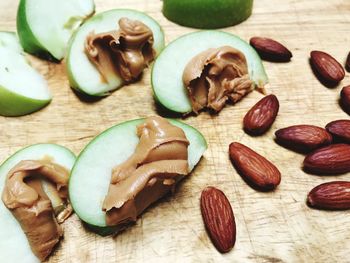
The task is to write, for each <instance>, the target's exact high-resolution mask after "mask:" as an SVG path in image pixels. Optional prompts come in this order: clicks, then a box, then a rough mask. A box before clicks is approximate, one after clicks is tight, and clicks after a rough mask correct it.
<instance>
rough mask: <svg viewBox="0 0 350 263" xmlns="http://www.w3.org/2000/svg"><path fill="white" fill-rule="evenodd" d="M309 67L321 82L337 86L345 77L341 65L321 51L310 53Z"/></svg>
mask: <svg viewBox="0 0 350 263" xmlns="http://www.w3.org/2000/svg"><path fill="white" fill-rule="evenodd" d="M310 55H311V65H312V67H313V69H314V71H315V73H316V75H317V76H318V77H319V79H320V81H321V82H326V83H330V84H337V83H339V82H340V81H341V80H343V79H344V77H345V71H344V68H343V66H342V65H340V63H339V62H338V61H337V60H336V59H335V58H333V57H332V56H331V55H329V54H327V53H325V52H322V51H312V52H311V54H310Z"/></svg>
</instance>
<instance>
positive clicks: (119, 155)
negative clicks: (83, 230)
mask: <svg viewBox="0 0 350 263" xmlns="http://www.w3.org/2000/svg"><path fill="white" fill-rule="evenodd" d="M143 122H144V119H138V120H133V121H129V122H124V123H122V124H119V125H116V126H114V127H112V128H110V129H108V130H106V131H105V132H103V133H102V134H100V135H99V136H97V137H96V138H95V139H94V140H93V141H91V142H90V143H89V144H88V145H87V146H86V148H85V149H84V150H83V151H82V152H81V154H80V155H79V157H78V159H77V162H76V164H75V165H74V167H73V170H72V173H71V177H70V181H69V197H70V201H71V203H72V206H73V209H74V211H75V213H76V214H77V215H78V216H79V218H80V219H81V220H83V221H84V222H85V223H86V224H87V226H88V227H89V228H90V229H92V230H93V231H95V232H97V233H98V234H100V235H109V234H112V233H114V232H115V230H116V228H115V227H113V226H112V227H111V226H107V225H106V218H105V217H106V213H105V212H103V211H102V203H103V200H104V198H105V197H106V194H107V192H108V187H109V184H110V180H111V175H112V169H113V168H114V167H116V166H117V165H118V164H120V163H122V162H124V161H125V160H126V159H127V158H128V157H129V156H131V155H132V154H133V153H134V151H135V148H136V146H137V144H138V142H139V138H138V137H137V135H136V127H137V126H138V125H139V124H141V123H143ZM170 122H171V124H173V125H175V126H178V127H180V128H182V129H183V131H184V132H185V135H186V137H187V139H188V141H189V142H190V145H189V148H188V161H189V168H190V170H192V169H193V168H194V167H195V165H196V164H197V163H198V162H199V160H200V159H201V157H202V154H203V153H204V151H205V150H206V148H207V144H206V141H205V139H204V137H203V136H202V134H201V133H200V132H199V131H197V130H196V129H194V128H193V127H191V126H189V125H186V124H184V123H182V122H179V121H175V120H170Z"/></svg>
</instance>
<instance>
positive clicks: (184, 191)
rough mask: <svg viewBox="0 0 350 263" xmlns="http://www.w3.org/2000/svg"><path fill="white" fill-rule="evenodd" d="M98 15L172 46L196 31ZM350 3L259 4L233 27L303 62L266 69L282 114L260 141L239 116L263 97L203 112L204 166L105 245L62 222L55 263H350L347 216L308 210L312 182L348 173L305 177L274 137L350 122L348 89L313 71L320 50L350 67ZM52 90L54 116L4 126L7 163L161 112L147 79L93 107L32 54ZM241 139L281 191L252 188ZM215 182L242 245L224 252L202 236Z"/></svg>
mask: <svg viewBox="0 0 350 263" xmlns="http://www.w3.org/2000/svg"><path fill="white" fill-rule="evenodd" d="M17 5H18V0H16V1H15V0H1V1H0V29H1V30H15V18H16V8H17ZM96 6H97V12H100V11H103V10H108V9H112V8H133V9H138V10H141V11H145V12H147V13H148V14H149V15H151V16H152V17H154V18H155V19H156V20H157V21H158V22H159V23H160V24H161V25H162V27H163V29H164V31H165V34H166V40H167V42H170V41H172V40H174V39H176V38H177V37H179V36H181V35H183V34H185V33H189V32H193V31H195V30H194V29H189V28H184V27H180V26H178V25H175V24H173V23H171V22H169V21H167V20H166V19H165V18H164V17H163V16H162V14H161V1H159V0H147V1H146V0H129V1H117V0H96ZM349 24H350V1H348V0H329V1H324V0H300V1H296V0H284V1H280V0H257V1H255V6H254V14H253V16H252V17H251V18H250V19H249V20H248V21H246V22H244V23H243V24H241V25H239V26H236V27H231V28H226V29H224V31H228V32H231V33H234V34H237V35H239V36H240V37H242V38H243V39H245V40H249V38H250V37H252V36H266V37H271V38H274V39H276V40H279V41H281V42H282V43H283V44H285V45H286V46H287V47H289V48H290V49H291V51H292V52H293V54H294V57H293V59H292V62H291V63H284V64H280V63H267V62H266V63H265V62H264V64H265V66H266V70H267V73H268V75H269V78H270V86H269V87H268V92H270V93H274V94H276V96H277V97H278V98H279V100H280V103H281V108H280V113H279V116H278V117H277V121H276V122H275V124H274V125H273V127H272V129H271V130H270V131H269V132H268V133H267V134H266V135H264V136H262V137H258V138H252V137H250V136H248V135H246V134H245V133H244V132H243V131H242V118H243V116H244V114H245V113H246V112H247V110H248V109H249V108H250V107H251V106H252V105H253V104H254V103H255V102H256V101H257V100H258V99H260V98H261V95H260V94H258V93H257V92H254V93H251V94H250V95H249V96H248V97H247V98H245V99H244V100H243V101H241V102H240V103H238V104H237V105H235V106H229V107H226V108H225V109H224V110H223V111H222V112H221V113H220V114H219V115H218V116H211V115H209V114H207V113H202V114H200V116H198V117H189V118H187V119H185V120H184V121H185V122H186V123H189V124H190V125H193V126H195V127H196V128H198V129H199V130H200V131H201V132H202V133H203V134H204V135H205V137H206V139H207V141H208V143H209V148H208V150H207V152H206V153H205V155H204V158H203V159H202V161H201V163H200V165H199V166H198V167H197V168H196V169H195V171H194V172H193V173H192V175H191V176H190V177H189V178H188V179H186V180H185V181H184V182H183V183H182V184H181V185H180V186H179V187H178V189H177V191H176V194H175V195H174V196H170V197H167V198H165V199H164V200H163V201H162V202H160V203H158V204H157V205H156V206H154V207H152V208H150V209H148V211H147V212H146V213H144V215H143V216H142V218H140V219H139V220H138V221H137V224H136V225H135V226H133V227H130V228H128V229H127V230H126V231H124V232H123V233H121V234H119V235H117V236H116V237H114V238H112V237H105V238H103V237H100V236H98V235H95V234H93V233H91V232H89V231H86V230H85V229H84V227H83V226H82V224H81V223H80V221H79V220H78V218H77V217H76V216H72V217H71V218H70V219H69V220H68V221H67V222H66V223H65V224H64V228H65V238H64V240H63V242H61V244H60V245H59V247H58V249H57V250H56V252H55V253H54V255H53V256H52V257H51V258H50V260H49V261H50V262H259V263H260V262H349V256H348V252H349V251H350V235H349V233H350V232H349V229H350V220H349V216H350V212H349V211H348V212H323V211H317V210H311V209H309V208H308V207H307V206H306V205H305V199H306V195H307V193H308V192H309V190H310V189H312V188H313V187H314V186H316V185H318V184H320V183H323V182H327V181H331V180H333V179H342V180H350V174H346V175H342V176H340V177H333V176H328V177H318V176H312V175H307V174H305V173H304V172H302V171H301V169H300V166H301V163H302V160H303V156H302V155H300V154H296V153H294V152H291V151H288V150H286V149H284V148H281V147H279V146H278V145H276V144H275V143H274V141H273V137H274V136H273V133H274V131H275V130H276V129H279V128H282V127H285V126H288V125H293V124H301V123H308V124H314V125H319V126H324V125H325V124H327V123H328V122H329V121H332V120H335V119H340V118H349V116H348V115H346V114H345V113H344V112H343V111H342V110H341V109H340V108H339V106H338V98H339V92H340V88H341V86H343V85H345V84H349V82H350V79H349V75H348V74H347V76H346V78H345V80H344V81H343V82H342V83H341V84H340V86H339V87H337V88H334V89H327V88H325V87H324V86H322V85H321V84H320V83H319V81H318V80H317V79H316V78H315V77H314V75H313V73H312V71H311V69H310V66H309V61H308V58H309V53H310V51H311V50H324V51H327V52H329V53H330V54H332V55H333V56H334V57H335V58H336V59H338V60H339V61H340V62H341V63H343V62H344V61H345V59H346V56H347V53H348V52H349V42H350V34H349V33H350V32H349ZM31 60H32V61H33V64H34V66H35V67H36V68H37V69H39V70H40V72H42V73H43V74H44V76H45V78H46V79H47V80H48V82H49V86H50V89H51V90H52V92H53V95H54V99H53V101H52V103H51V104H50V105H49V106H48V107H46V108H45V109H43V110H41V111H39V112H37V113H35V114H32V115H29V116H24V117H20V118H4V117H1V121H0V130H1V133H0V142H1V143H0V159H1V160H4V159H5V158H7V157H8V156H9V155H10V154H12V153H14V152H15V151H16V150H18V149H20V148H22V147H23V146H26V145H29V144H33V143H38V142H53V143H58V144H62V145H64V146H67V147H69V148H71V149H72V150H73V151H74V152H75V153H77V154H78V153H79V152H80V151H81V150H82V149H83V147H84V146H85V145H86V144H87V143H88V142H89V141H90V140H91V139H92V138H93V137H94V136H96V135H97V134H99V133H100V132H101V131H103V130H104V129H106V128H108V127H110V126H112V125H114V124H117V123H120V122H123V121H126V120H129V119H134V118H140V117H146V116H150V115H154V114H157V109H156V106H155V104H154V101H153V98H152V92H151V87H150V71H149V70H146V72H145V73H144V76H143V78H142V80H141V81H140V82H138V83H135V84H132V85H129V86H126V87H124V88H122V89H120V90H119V91H116V92H114V93H113V94H112V95H111V96H109V97H107V98H104V99H101V100H99V101H95V102H84V101H82V100H80V99H79V98H78V97H77V96H76V95H75V94H74V93H73V92H72V90H71V89H70V88H69V85H68V81H67V77H66V75H65V70H64V63H61V64H52V63H49V62H45V61H40V60H38V59H35V58H31ZM232 141H239V142H241V143H244V144H246V145H247V146H250V147H252V148H253V149H255V150H256V151H257V152H259V153H260V154H263V155H264V156H266V157H267V158H268V159H269V160H271V161H273V162H274V163H275V164H276V165H277V166H278V167H279V169H280V170H281V172H282V183H281V185H280V186H279V187H278V189H277V190H276V191H275V192H273V193H260V192H256V191H255V190H253V189H251V188H250V187H248V186H247V185H246V184H245V182H244V181H243V180H242V179H241V178H240V176H239V175H238V174H237V172H236V171H235V170H234V168H233V167H232V165H231V163H230V161H229V159H228V153H227V152H228V145H229V143H230V142H232ZM208 185H212V186H216V187H218V188H220V189H221V190H223V191H224V192H225V193H226V195H227V196H228V198H229V200H230V202H231V204H232V207H233V210H234V212H235V217H236V224H237V242H236V245H235V247H234V249H233V250H232V251H231V252H230V253H228V254H226V255H221V254H219V253H218V252H217V251H216V250H215V248H214V247H213V246H212V244H211V242H210V240H209V238H208V236H207V234H206V233H205V230H204V227H203V223H202V219H201V215H200V209H199V197H200V192H201V190H202V189H203V188H204V187H206V186H208Z"/></svg>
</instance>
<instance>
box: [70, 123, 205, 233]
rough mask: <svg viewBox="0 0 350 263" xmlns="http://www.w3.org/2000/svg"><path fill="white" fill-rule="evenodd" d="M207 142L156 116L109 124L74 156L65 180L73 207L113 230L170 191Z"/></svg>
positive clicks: (95, 226)
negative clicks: (74, 160) (67, 183)
mask: <svg viewBox="0 0 350 263" xmlns="http://www.w3.org/2000/svg"><path fill="white" fill-rule="evenodd" d="M206 147H207V146H206V142H205V139H204V138H203V136H202V135H201V134H200V133H199V132H198V131H197V130H195V129H194V128H192V127H191V126H188V125H186V124H184V123H181V122H178V121H174V120H167V119H164V118H161V117H150V118H146V119H139V120H134V121H130V122H125V123H122V124H120V125H117V126H114V127H112V128H110V129H108V130H107V131H105V132H103V133H102V134H101V135H99V136H97V137H96V138H95V139H94V140H93V141H92V142H91V143H90V144H89V145H88V146H87V147H86V148H85V149H84V150H83V151H82V154H81V155H80V156H79V157H78V159H77V162H76V165H75V166H74V169H73V171H72V174H71V178H70V182H69V196H70V200H71V202H72V206H73V208H74V211H75V212H76V214H77V215H78V216H79V217H80V219H82V220H83V221H84V222H85V223H86V224H87V226H89V227H90V228H91V229H92V230H94V231H96V232H97V233H99V234H101V235H107V234H112V233H116V232H118V231H119V230H121V229H123V228H125V227H126V226H128V225H129V224H130V223H134V222H136V220H137V218H138V217H139V216H140V215H141V214H142V213H143V211H145V210H146V209H147V208H148V207H149V206H150V205H151V204H153V203H154V202H156V201H158V200H159V199H160V198H162V197H163V196H165V195H166V194H167V193H169V192H174V190H175V186H176V184H177V183H178V182H179V181H180V180H181V179H183V178H185V177H187V176H188V175H189V173H190V172H191V171H192V169H193V168H194V166H195V165H196V164H197V163H198V162H199V160H200V158H201V156H202V154H203V153H204V151H205V149H206ZM92 193H93V194H92Z"/></svg>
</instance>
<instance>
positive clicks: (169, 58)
mask: <svg viewBox="0 0 350 263" xmlns="http://www.w3.org/2000/svg"><path fill="white" fill-rule="evenodd" d="M221 46H231V47H233V48H235V49H238V50H239V51H241V52H242V53H243V54H244V55H245V57H246V59H247V63H248V70H249V75H250V78H251V79H252V80H253V81H254V82H255V84H256V86H257V87H259V88H263V87H264V85H265V84H267V83H268V78H267V75H266V73H265V69H264V66H263V64H262V62H261V59H260V57H259V55H258V54H257V53H256V51H255V50H254V49H253V48H252V47H251V46H250V45H249V44H248V43H247V42H245V41H243V40H242V39H240V38H239V37H237V36H235V35H232V34H229V33H225V32H221V31H201V32H195V33H190V34H187V35H185V36H183V37H180V38H178V39H177V40H175V41H173V42H172V43H170V44H169V45H168V46H167V47H166V48H165V49H164V51H163V52H162V53H161V54H160V56H159V57H158V58H157V60H156V62H155V63H154V65H153V70H152V87H153V92H154V96H155V99H156V100H157V102H159V103H160V104H161V105H162V106H163V107H165V108H166V109H168V110H171V111H174V112H178V113H188V112H191V111H192V107H191V103H190V100H189V98H188V95H187V90H186V88H185V86H184V84H183V81H182V74H183V71H184V69H185V67H186V65H187V64H188V62H189V61H190V60H191V59H192V58H193V57H194V56H196V55H197V54H199V53H201V52H202V51H205V50H207V49H209V48H218V47H221Z"/></svg>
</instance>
